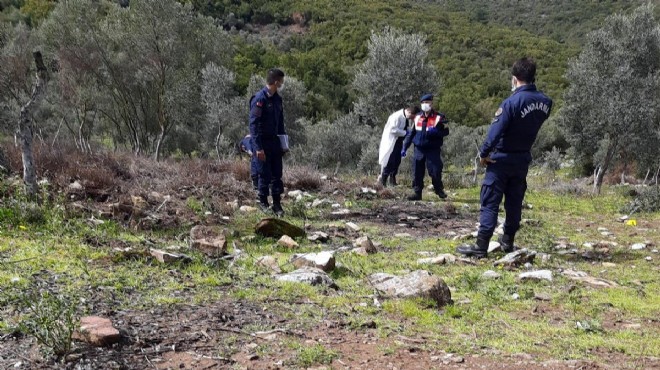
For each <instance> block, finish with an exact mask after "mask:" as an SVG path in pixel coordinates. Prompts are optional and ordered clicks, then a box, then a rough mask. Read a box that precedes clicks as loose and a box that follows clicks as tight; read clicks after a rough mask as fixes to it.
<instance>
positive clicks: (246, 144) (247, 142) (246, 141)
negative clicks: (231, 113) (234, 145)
mask: <svg viewBox="0 0 660 370" xmlns="http://www.w3.org/2000/svg"><path fill="white" fill-rule="evenodd" d="M238 146H239V149H240V150H241V151H243V152H245V153H247V154H248V155H252V154H253V153H254V150H252V136H250V135H245V137H244V138H243V139H242V140H241V142H240V143H239V144H238Z"/></svg>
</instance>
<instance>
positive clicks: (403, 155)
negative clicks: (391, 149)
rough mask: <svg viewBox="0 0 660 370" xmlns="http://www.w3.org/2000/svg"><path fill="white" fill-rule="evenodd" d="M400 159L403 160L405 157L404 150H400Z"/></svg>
mask: <svg viewBox="0 0 660 370" xmlns="http://www.w3.org/2000/svg"><path fill="white" fill-rule="evenodd" d="M401 157H402V158H405V157H406V151H405V150H402V151H401Z"/></svg>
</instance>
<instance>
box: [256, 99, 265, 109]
mask: <svg viewBox="0 0 660 370" xmlns="http://www.w3.org/2000/svg"><path fill="white" fill-rule="evenodd" d="M256 105H257V107H259V108H261V107H263V106H264V102H263V101H261V100H257V103H256Z"/></svg>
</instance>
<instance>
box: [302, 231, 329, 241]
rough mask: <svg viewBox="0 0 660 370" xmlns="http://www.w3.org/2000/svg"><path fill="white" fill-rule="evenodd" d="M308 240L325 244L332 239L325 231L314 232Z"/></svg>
mask: <svg viewBox="0 0 660 370" xmlns="http://www.w3.org/2000/svg"><path fill="white" fill-rule="evenodd" d="M307 239H308V240H309V241H312V242H320V243H325V242H327V241H328V240H329V239H330V237H329V236H328V234H326V233H324V232H323V231H314V232H313V233H312V235H309V236H307Z"/></svg>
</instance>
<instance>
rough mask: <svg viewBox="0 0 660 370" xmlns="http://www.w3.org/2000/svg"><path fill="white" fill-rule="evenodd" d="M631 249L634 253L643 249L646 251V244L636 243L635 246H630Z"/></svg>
mask: <svg viewBox="0 0 660 370" xmlns="http://www.w3.org/2000/svg"><path fill="white" fill-rule="evenodd" d="M630 249H632V250H634V251H639V250H642V249H646V244H644V243H635V244H633V245H631V246H630Z"/></svg>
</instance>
